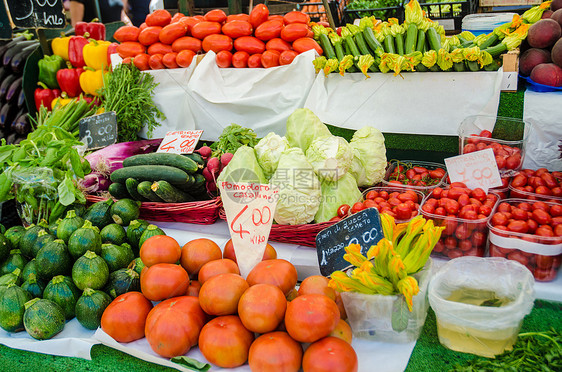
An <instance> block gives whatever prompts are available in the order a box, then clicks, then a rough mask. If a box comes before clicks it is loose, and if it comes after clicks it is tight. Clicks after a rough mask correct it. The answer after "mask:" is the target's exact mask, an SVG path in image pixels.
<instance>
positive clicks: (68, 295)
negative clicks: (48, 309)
mask: <svg viewBox="0 0 562 372" xmlns="http://www.w3.org/2000/svg"><path fill="white" fill-rule="evenodd" d="M81 294H82V293H81V292H80V290H79V289H78V288H77V287H76V285H75V284H74V282H73V281H72V278H70V277H68V276H64V275H57V276H55V277H54V278H53V279H51V281H50V282H49V283H48V284H47V286H46V287H45V290H44V291H43V298H44V299H47V300H51V301H53V302H54V303H56V304H57V305H59V306H60V307H61V308H62V309H63V311H64V316H65V318H66V319H72V318H74V314H75V307H76V301H78V299H79V298H80V295H81Z"/></svg>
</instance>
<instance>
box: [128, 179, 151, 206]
mask: <svg viewBox="0 0 562 372" xmlns="http://www.w3.org/2000/svg"><path fill="white" fill-rule="evenodd" d="M138 186H139V181H137V180H136V179H134V178H127V179H126V180H125V187H126V188H127V192H128V193H129V195H131V199H134V200H138V201H145V200H146V199H145V198H144V197H143V196H142V195H141V194H140V193H139V192H138V190H137V188H138Z"/></svg>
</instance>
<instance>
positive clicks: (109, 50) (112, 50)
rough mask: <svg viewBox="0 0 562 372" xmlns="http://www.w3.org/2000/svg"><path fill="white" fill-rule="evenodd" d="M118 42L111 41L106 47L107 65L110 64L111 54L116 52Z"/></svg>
mask: <svg viewBox="0 0 562 372" xmlns="http://www.w3.org/2000/svg"><path fill="white" fill-rule="evenodd" d="M118 46H119V43H111V44H109V47H108V48H107V65H108V66H111V55H112V54H115V53H117V47H118Z"/></svg>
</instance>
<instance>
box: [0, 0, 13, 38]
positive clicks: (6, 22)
mask: <svg viewBox="0 0 562 372" xmlns="http://www.w3.org/2000/svg"><path fill="white" fill-rule="evenodd" d="M11 38H12V27H11V26H10V18H8V12H6V7H5V6H4V2H3V1H0V39H11Z"/></svg>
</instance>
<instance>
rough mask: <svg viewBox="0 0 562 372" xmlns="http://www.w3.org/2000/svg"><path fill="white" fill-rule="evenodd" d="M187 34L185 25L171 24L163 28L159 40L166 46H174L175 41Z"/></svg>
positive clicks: (179, 23)
mask: <svg viewBox="0 0 562 372" xmlns="http://www.w3.org/2000/svg"><path fill="white" fill-rule="evenodd" d="M186 33H187V27H186V26H185V25H184V24H183V23H181V22H176V23H170V24H169V25H167V26H164V27H163V28H162V30H161V31H160V34H159V35H158V38H159V39H160V42H162V43H164V44H172V43H173V42H174V41H175V40H177V39H179V38H180V37H182V36H185V34H186Z"/></svg>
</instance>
